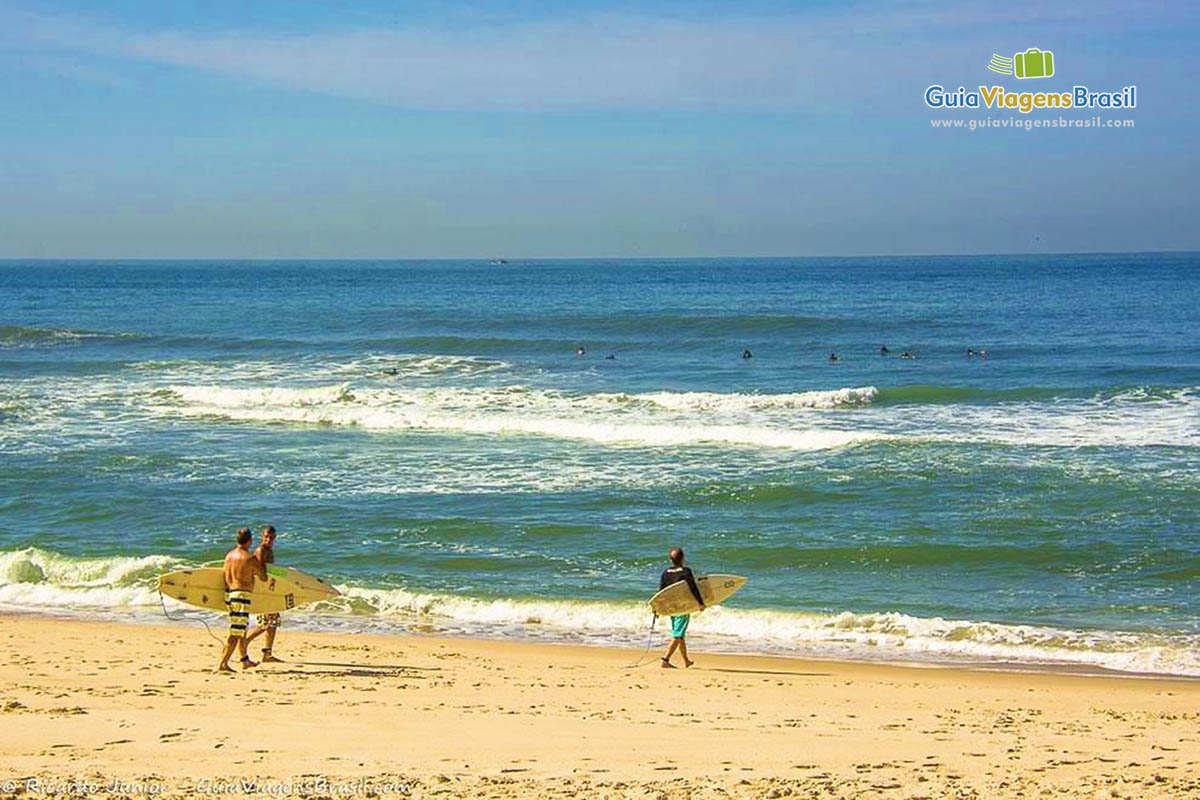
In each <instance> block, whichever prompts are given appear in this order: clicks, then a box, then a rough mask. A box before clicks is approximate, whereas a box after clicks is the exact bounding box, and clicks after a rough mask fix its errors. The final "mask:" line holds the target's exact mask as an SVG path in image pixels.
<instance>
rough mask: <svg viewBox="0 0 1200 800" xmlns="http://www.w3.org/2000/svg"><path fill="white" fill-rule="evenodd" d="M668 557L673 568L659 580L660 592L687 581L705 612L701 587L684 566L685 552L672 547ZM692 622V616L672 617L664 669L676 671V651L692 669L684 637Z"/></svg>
mask: <svg viewBox="0 0 1200 800" xmlns="http://www.w3.org/2000/svg"><path fill="white" fill-rule="evenodd" d="M667 557H668V558H670V559H671V566H669V567H667V568H666V569H664V570H663V574H662V577H660V578H659V579H658V590H659V591H660V592H661V591H662V590H663V589H665V588H667V587H668V586H670V585H671V584H673V583H679V582H680V581H686V582H687V585H688V588H689V589H691V590H692V594H693V595H694V596H695V597H696V602H697V603H699V604H700V610H701V611H703V610H704V598H703V597H702V596H701V595H700V587H699V586H697V585H696V576H695V575H693V574H692V570H691V568H690V567H685V566H684V565H683V550H681V549H680V548H678V547H672V548H671V552H670V553H668V554H667ZM691 620H692V615H691V614H680V615H678V616H673V617H671V644H670V645H668V646H667V654H666V655H665V656H663V657H662V666H663V669H675V665H674V664H672V663H671V656H673V655H675V651H676V650H678V651H679V654H680V655H682V656H683V665H684V666H685V667H690V666H691V665H692V664H693V663H695V662H693V661H691V660H690V659H689V658H688V652H687V642H686V641H684V637H686V636H687V629H688V623H689V622H691Z"/></svg>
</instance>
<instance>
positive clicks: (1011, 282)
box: [0, 253, 1200, 675]
mask: <svg viewBox="0 0 1200 800" xmlns="http://www.w3.org/2000/svg"><path fill="white" fill-rule="evenodd" d="M1198 343H1200V255H1197V254H1190V253H1185V254H1141V255H1128V254H1125V255H1069V256H1028V257H938V258H928V257H925V258H871V259H800V260H796V259H792V260H732V259H725V260H699V261H561V262H553V261H537V262H523V261H518V260H512V261H510V263H508V264H504V265H492V264H488V263H487V262H482V261H481V262H443V261H437V262H379V263H374V262H350V263H339V262H284V263H269V262H249V263H237V262H221V263H207V262H204V263H201V262H197V263H183V262H163V263H155V262H133V263H107V262H105V263H93V262H17V261H9V262H0V608H7V609H14V608H15V609H29V610H38V611H52V612H55V613H80V614H99V615H116V616H120V617H128V616H130V615H133V616H134V617H138V618H151V616H152V615H153V614H156V613H157V614H161V611H160V610H159V605H158V603H159V600H158V596H157V594H156V593H155V592H154V590H153V578H154V576H155V575H157V574H158V573H160V572H162V571H165V570H167V569H170V568H173V567H175V566H177V565H184V564H197V563H201V562H204V561H208V560H212V559H214V558H219V557H220V556H221V555H222V554H223V553H224V552H225V550H226V549H227V548H228V546H229V542H230V541H231V538H232V534H233V531H234V530H235V529H236V528H237V527H238V526H241V525H261V524H263V523H267V522H270V523H274V524H275V525H276V526H277V527H278V528H279V529H280V530H281V531H282V534H283V535H282V538H281V541H280V546H279V559H280V561H281V562H282V563H287V564H289V565H292V566H297V567H300V568H302V569H306V570H309V571H311V572H314V573H317V574H320V575H323V576H326V577H328V578H330V579H331V580H333V582H334V583H335V584H337V585H338V586H339V587H341V588H342V589H343V590H344V591H345V593H346V596H345V597H344V598H343V600H342V601H341V602H339V603H338V604H336V605H333V606H330V607H324V608H316V609H311V610H310V612H309V613H306V614H304V615H297V618H296V620H295V621H296V623H297V624H304V625H307V626H311V627H324V628H339V629H369V630H395V631H405V630H422V631H429V630H433V631H445V632H451V633H466V634H470V635H481V636H519V637H526V638H549V639H554V640H565V641H577V640H585V641H595V642H607V643H621V644H629V643H632V642H635V641H639V640H640V639H641V638H642V637H643V636H644V633H645V630H646V626H647V625H648V623H649V619H648V616H647V615H646V614H645V613H644V606H643V605H642V601H644V599H645V598H646V597H648V596H649V594H651V593H652V591H653V589H654V588H655V587H656V585H657V576H658V572H659V570H660V569H661V568H662V566H663V561H664V553H665V551H666V550H667V549H668V548H669V547H671V546H673V545H680V546H682V547H684V548H685V549H686V550H687V552H688V556H689V561H690V563H692V564H693V566H695V567H696V568H697V569H698V570H699V571H702V572H703V571H720V572H734V573H740V574H745V575H748V576H750V578H751V582H750V583H749V584H748V585H747V587H746V588H745V589H744V590H743V591H742V592H741V593H740V594H739V595H738V596H737V597H736V598H734V599H733V600H732V601H731V602H730V603H729V604H728V605H727V606H726V607H723V608H719V609H715V610H713V611H711V612H707V613H706V614H705V615H704V616H702V617H699V618H697V620H695V621H694V623H693V626H692V630H693V632H694V634H695V636H696V637H697V646H707V647H713V648H722V649H738V650H753V651H771V652H789V653H795V654H799V655H834V656H848V657H855V658H887V659H892V660H898V659H922V660H923V659H933V660H971V661H980V660H983V661H1005V662H1029V663H1035V662H1036V663H1066V664H1081V665H1093V666H1102V667H1109V668H1114V669H1127V670H1136V671H1145V672H1160V673H1168V672H1169V673H1181V674H1198V675H1200V595H1198V593H1197V591H1196V579H1197V577H1198V576H1200V533H1198V529H1200V525H1198V523H1200V502H1198V499H1197V498H1198V497H1200V495H1198V494H1197V492H1198V490H1200V469H1198V467H1200V357H1198V355H1197V352H1198V351H1197V347H1198ZM884 344H886V345H887V347H888V348H890V349H891V351H892V352H891V354H890V355H889V356H882V355H880V354H879V348H880V346H881V345H884ZM579 347H584V348H585V349H586V352H585V354H584V356H583V357H579V356H577V355H576V350H577V348H579ZM747 348H748V349H749V350H750V351H751V352H752V353H753V358H750V359H744V358H742V357H741V355H742V351H743V350H744V349H747ZM967 348H973V349H981V348H983V349H986V350H987V351H988V353H987V356H986V358H982V357H978V356H967V355H966V350H967ZM904 351H909V352H911V353H912V354H914V355H915V356H916V357H915V358H912V359H902V358H899V357H898V356H899V355H900V354H901V353H903V352H904ZM830 352H837V353H838V354H840V356H841V360H840V361H839V362H838V363H834V364H831V363H829V362H828V355H829V353H830ZM610 355H611V356H613V358H611V359H609V358H607V357H608V356H610ZM178 608H179V607H173V608H172V611H173V612H174V611H175V610H178Z"/></svg>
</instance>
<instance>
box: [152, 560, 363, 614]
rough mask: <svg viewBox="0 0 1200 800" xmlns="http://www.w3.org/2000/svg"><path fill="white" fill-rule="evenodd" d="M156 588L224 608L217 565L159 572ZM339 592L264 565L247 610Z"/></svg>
mask: <svg viewBox="0 0 1200 800" xmlns="http://www.w3.org/2000/svg"><path fill="white" fill-rule="evenodd" d="M158 590H159V591H160V592H162V593H163V594H164V595H166V596H167V597H173V598H175V599H176V600H178V601H179V602H181V603H187V604H188V605H190V606H196V607H197V608H209V609H212V610H214V611H224V610H225V573H224V571H223V570H222V569H221V567H200V568H198V569H181V570H179V571H178V572H169V573H167V574H166V575H161V576H159V579H158ZM339 594H340V592H338V590H337V589H335V588H333V587H332V586H330V585H329V584H328V583H326V582H325V581H323V580H321V579H320V578H317V577H315V576H313V575H309V574H308V573H307V572H301V571H300V570H298V569H292V568H291V567H277V566H275V565H274V564H272V565H271V566H268V567H267V580H265V581H264V580H256V581H254V591H252V592H251V593H250V598H251V605H250V611H251V613H254V614H272V613H278V612H280V611H290V610H291V609H293V608H299V607H300V606H303V605H307V604H308V603H315V602H317V601H318V600H328V599H330V598H331V597H337V596H338V595H339Z"/></svg>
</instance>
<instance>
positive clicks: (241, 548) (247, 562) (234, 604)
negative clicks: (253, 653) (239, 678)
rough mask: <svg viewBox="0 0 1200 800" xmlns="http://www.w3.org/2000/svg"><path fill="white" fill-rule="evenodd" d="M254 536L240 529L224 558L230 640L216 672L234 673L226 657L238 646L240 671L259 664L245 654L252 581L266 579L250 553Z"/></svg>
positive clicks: (264, 568) (259, 565)
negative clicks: (235, 544) (231, 547)
mask: <svg viewBox="0 0 1200 800" xmlns="http://www.w3.org/2000/svg"><path fill="white" fill-rule="evenodd" d="M251 539H253V536H252V535H251V533H250V529H249V528H239V529H238V532H237V547H235V548H233V549H232V550H230V551H229V553H228V554H226V556H225V607H226V608H227V609H228V610H229V638H228V639H226V640H225V651H224V652H223V653H221V663H220V665H219V666H218V667H217V672H233V670H232V669H230V668H229V657H230V656H231V655H233V648H234V647H237V648H238V649H239V650H240V651H241V654H242V669H250V668H251V667H257V666H258V664H257V663H255V662H253V661H251V660H250V656H248V655H246V628H247V627H249V623H250V593H251V592H252V591H254V579H255V578H261V579H262V580H264V581H265V580H266V579H267V570H266V567H264V566H263V564H262V562H261V561H259V560H258V559H257V558H255V557H254V554H253V553H251V552H250V541H251Z"/></svg>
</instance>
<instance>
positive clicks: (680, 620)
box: [671, 614, 692, 639]
mask: <svg viewBox="0 0 1200 800" xmlns="http://www.w3.org/2000/svg"><path fill="white" fill-rule="evenodd" d="M691 621H692V615H691V614H680V615H679V616H678V617H671V637H672V638H674V639H682V638H683V637H684V636H685V635H687V626H688V623H689V622H691Z"/></svg>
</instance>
